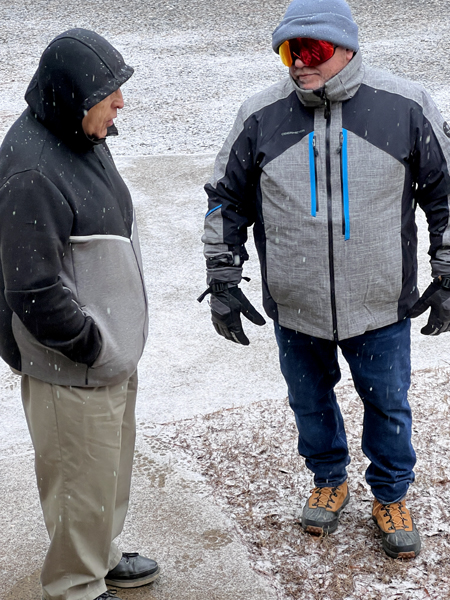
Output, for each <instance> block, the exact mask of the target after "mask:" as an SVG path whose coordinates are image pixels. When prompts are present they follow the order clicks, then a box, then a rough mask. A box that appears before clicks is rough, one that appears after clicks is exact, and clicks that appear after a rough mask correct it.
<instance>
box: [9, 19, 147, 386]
mask: <svg viewBox="0 0 450 600" xmlns="http://www.w3.org/2000/svg"><path fill="white" fill-rule="evenodd" d="M132 73H133V69H132V68H131V67H129V66H127V65H126V64H125V63H124V60H123V58H122V56H121V55H120V54H119V52H117V50H115V49H114V48H113V47H112V46H111V44H109V43H108V42H107V41H106V40H105V39H104V38H102V37H101V36H99V35H97V34H96V33H94V32H91V31H87V30H84V29H72V30H70V31H67V32H65V33H63V34H61V35H59V36H58V37H57V38H55V39H54V40H53V41H52V42H51V43H50V44H49V46H48V47H47V49H46V50H45V51H44V53H43V55H42V57H41V60H40V63H39V67H38V69H37V71H36V73H35V75H34V77H33V79H32V81H31V83H30V85H29V87H28V90H27V92H26V95H25V99H26V101H27V103H28V105H29V107H28V108H27V109H26V110H25V111H24V113H23V114H22V115H21V117H20V118H19V119H18V120H17V121H16V122H15V123H14V125H13V126H12V127H11V129H10V130H9V132H8V133H7V135H6V137H5V139H4V141H3V144H2V146H1V148H0V355H1V356H2V358H3V359H4V360H5V361H6V362H7V363H8V364H9V365H10V366H12V367H14V368H16V369H18V370H21V371H22V372H24V373H28V374H30V375H33V376H36V377H38V378H40V379H43V380H45V381H50V382H55V383H61V384H62V385H66V384H67V385H80V386H85V385H102V384H109V383H112V382H113V381H120V380H123V379H125V377H126V376H128V375H129V374H131V373H132V372H133V371H134V369H135V368H136V364H137V360H138V358H139V357H140V354H141V353H142V349H143V343H144V342H145V338H146V300H145V291H144V287H143V278H142V269H141V260H140V253H139V245H138V241H137V238H136V235H137V234H136V232H135V231H134V227H133V206H132V202H131V198H130V194H129V191H128V189H127V187H126V185H125V183H124V182H123V180H122V178H121V177H120V175H119V173H118V172H117V169H116V167H115V165H114V162H113V160H112V157H111V154H110V152H109V149H108V147H107V145H106V143H105V140H94V139H89V138H88V137H87V136H86V135H85V133H84V131H83V128H82V120H83V118H84V116H85V115H86V114H87V111H89V109H90V108H92V107H93V106H94V105H95V104H97V103H98V102H100V101H101V100H103V99H104V98H106V97H107V96H109V95H110V94H111V93H113V92H114V91H115V90H117V89H118V88H119V87H120V86H121V85H122V84H123V83H124V82H125V81H127V79H129V77H131V75H132ZM108 134H117V130H116V129H115V127H114V126H113V127H111V128H110V129H109V130H108ZM122 270H124V272H122ZM124 288H126V289H127V293H125V292H124ZM124 293H125V296H124ZM130 305H132V306H130ZM111 311H112V312H111ZM131 329H135V330H136V331H133V333H131V331H130V330H131ZM122 338H124V339H122ZM119 346H122V347H121V348H119ZM120 351H121V352H122V354H120ZM127 353H128V354H127ZM113 355H114V356H113ZM88 367H93V369H89V368H88Z"/></svg>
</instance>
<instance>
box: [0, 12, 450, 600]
mask: <svg viewBox="0 0 450 600" xmlns="http://www.w3.org/2000/svg"><path fill="white" fill-rule="evenodd" d="M69 4H70V6H69V8H68V5H67V3H63V2H62V0H48V1H47V0H35V1H33V2H31V1H29V0H23V1H21V2H14V3H11V2H7V1H6V0H0V10H1V15H2V24H1V26H0V91H1V94H2V104H1V106H0V139H2V137H3V135H4V134H5V133H6V131H7V129H8V128H9V126H10V125H11V124H12V123H13V121H14V120H15V118H17V116H19V114H20V113H21V112H22V110H23V108H24V107H25V103H24V101H23V94H24V91H25V89H26V86H27V85H28V82H29V80H30V79H31V76H32V74H33V72H34V70H35V68H36V65H37V60H38V58H39V56H40V54H41V52H42V51H43V49H44V48H45V46H46V45H47V43H48V42H49V41H50V40H51V39H52V38H53V37H54V36H55V35H57V34H58V33H61V32H62V31H64V30H66V29H69V28H70V27H74V26H81V27H86V28H89V29H95V30H96V31H98V32H99V33H101V34H103V35H104V36H105V37H106V38H107V39H108V40H109V41H111V42H112V43H113V44H114V45H115V46H117V47H118V48H119V49H120V50H121V51H122V53H123V54H124V57H125V59H126V60H127V62H129V63H130V64H131V65H133V66H134V67H135V75H134V76H133V77H132V79H131V80H130V81H129V82H128V83H127V84H126V85H125V86H124V88H123V92H124V96H125V101H126V108H125V109H124V110H123V111H122V113H121V114H120V116H119V119H118V121H117V124H118V128H119V131H120V133H121V135H120V136H119V137H118V138H117V139H114V140H111V144H110V147H111V149H112V152H113V154H114V156H115V157H116V159H117V160H116V162H117V164H118V167H119V169H120V171H121V172H122V174H123V176H124V178H125V179H126V181H127V182H128V184H129V186H130V189H131V190H132V194H133V198H134V201H135V205H136V210H137V215H138V220H139V226H140V236H141V242H142V246H143V259H144V266H145V273H146V280H147V286H148V291H149V300H150V338H149V343H148V345H147V347H146V350H145V353H144V356H143V358H142V361H141V365H140V386H139V398H138V408H137V422H138V439H137V454H136V468H135V476H134V481H133V497H132V506H131V509H130V515H129V518H128V520H127V524H126V531H125V533H124V535H123V543H124V544H126V545H127V548H130V545H133V548H134V547H137V546H138V547H139V548H140V549H143V550H144V551H146V552H148V553H150V554H151V555H152V556H154V557H155V558H157V559H158V560H159V561H160V562H161V564H162V567H163V576H162V577H161V582H160V583H159V584H158V585H157V586H151V587H150V588H147V589H144V591H143V592H141V593H142V594H143V595H142V596H141V595H138V594H140V592H135V593H134V594H132V593H131V592H126V593H124V594H121V595H122V596H123V599H124V600H127V599H128V598H131V597H133V598H135V600H139V599H140V598H141V597H142V598H150V599H151V598H154V599H155V600H166V598H167V599H168V598H175V597H176V598H178V599H179V600H203V598H205V599H206V598H213V599H215V598H216V599H217V600H228V599H230V600H231V598H233V599H235V598H236V599H237V600H247V599H248V600H253V598H256V597H261V598H264V600H265V599H266V598H267V600H269V599H270V600H271V599H272V598H275V597H278V598H282V597H283V596H282V594H283V592H282V591H281V589H280V588H279V585H278V583H277V580H276V577H275V578H274V576H272V577H271V578H270V583H271V587H269V586H268V583H267V581H268V580H267V578H266V577H265V576H262V575H261V574H259V575H258V574H257V573H256V572H254V571H252V570H251V569H250V567H249V565H250V563H251V558H250V555H249V554H248V553H247V550H246V546H245V544H244V541H243V540H244V538H245V536H244V537H243V536H242V530H240V529H239V519H238V518H237V517H236V515H235V514H234V513H233V510H232V509H229V508H227V506H228V505H227V503H226V502H225V500H223V501H222V496H223V495H221V493H220V490H219V491H217V489H216V488H215V487H214V486H212V485H210V482H209V480H208V479H207V478H206V479H204V478H203V477H202V476H201V475H200V474H199V473H200V471H198V469H195V464H194V463H193V464H189V465H188V466H186V465H187V463H186V460H185V458H184V456H185V455H184V453H183V452H182V451H181V450H180V449H177V447H176V446H174V447H173V448H171V447H170V444H168V442H167V439H168V438H167V436H166V438H164V439H165V440H166V441H165V445H164V444H163V443H162V442H161V443H160V442H159V441H158V440H159V438H158V436H159V432H161V436H162V435H163V433H164V432H165V431H166V430H167V427H168V426H166V425H164V424H166V423H172V425H170V426H169V427H172V428H175V429H176V430H177V431H180V430H183V428H184V427H188V426H189V423H195V422H196V421H195V420H194V421H192V419H193V418H194V417H195V418H197V419H198V418H200V419H201V418H203V417H204V416H205V415H206V416H210V418H211V419H216V418H217V419H219V416H220V418H221V419H222V420H223V419H225V420H226V418H227V412H226V411H225V412H223V409H230V408H232V407H235V410H237V411H239V413H238V414H239V415H240V418H242V419H247V418H248V421H246V422H245V424H244V425H245V426H244V427H243V429H246V428H249V427H250V426H251V423H252V420H251V418H250V416H249V415H251V410H252V405H253V406H255V410H256V406H259V405H258V404H257V403H261V402H263V403H264V402H267V401H270V402H273V403H274V406H275V407H276V408H277V410H278V409H280V407H281V406H282V405H284V404H283V403H284V398H285V396H286V389H285V385H284V382H283V380H282V378H281V375H280V373H279V368H278V365H277V350H276V344H275V341H274V339H273V332H272V327H271V324H270V323H268V324H267V325H266V326H265V327H262V328H260V327H256V326H254V325H252V324H251V323H248V322H245V324H244V327H245V329H246V332H247V333H248V336H249V337H250V340H251V345H250V346H249V347H247V348H244V347H240V346H238V345H235V344H232V343H229V342H227V341H226V340H224V339H222V338H220V337H219V336H217V335H216V333H215V332H214V330H213V328H212V326H211V323H210V318H209V311H208V307H207V304H206V302H203V304H199V303H198V302H197V301H196V298H197V296H198V295H199V294H200V293H201V292H202V291H203V290H204V288H205V281H204V263H203V258H202V248H201V244H200V241H199V240H200V235H201V230H202V224H203V216H204V213H205V210H206V199H205V195H204V192H203V185H204V183H205V182H206V180H207V179H208V177H209V176H210V173H211V169H212V163H213V160H214V155H215V153H216V152H217V151H218V149H219V147H220V145H221V143H222V142H223V140H224V138H225V136H226V135H227V133H228V130H229V128H230V127H231V124H232V122H233V120H234V116H235V114H236V111H237V109H238V107H239V105H240V103H241V102H242V101H243V100H244V99H245V98H246V97H248V96H249V95H251V94H253V93H255V92H257V91H259V90H260V89H263V88H264V87H266V86H268V85H270V84H271V83H273V82H275V81H276V80H278V79H279V78H280V77H283V76H284V73H285V68H284V67H283V66H282V65H281V63H280V61H279V59H278V58H277V57H276V56H275V55H274V54H273V52H272V50H271V47H270V34H271V31H272V30H273V28H274V27H275V26H276V24H277V22H278V20H279V18H280V17H281V16H282V13H283V11H284V9H285V7H286V6H287V4H288V2H287V1H284V0H283V1H282V2H281V1H280V0H259V1H256V0H246V1H245V2H244V1H243V0H236V1H234V2H230V3H223V2H218V1H217V0H190V1H188V2H184V3H182V2H179V0H167V1H165V0H161V1H158V0H149V1H144V0H142V1H136V0H132V1H129V2H128V3H126V5H125V3H123V2H119V1H118V0H111V1H110V2H104V1H103V0H100V1H98V2H96V3H94V2H91V1H88V0H81V1H78V2H72V3H69ZM350 4H351V6H352V8H353V12H354V16H355V19H356V20H357V21H358V22H359V24H360V41H361V48H362V52H363V53H364V56H365V58H366V60H367V61H368V62H370V63H372V64H376V65H379V66H384V67H387V68H389V69H391V70H392V71H394V72H396V73H398V74H402V75H405V76H407V77H410V78H413V79H415V80H418V81H421V82H422V83H424V85H425V86H426V87H427V89H428V90H429V91H430V92H431V94H432V95H433V97H434V99H435V101H436V103H437V104H438V107H439V108H440V110H441V111H442V113H443V114H444V115H445V117H446V118H447V119H448V120H450V84H449V68H448V61H449V58H450V38H449V37H448V31H449V30H450V28H449V26H450V16H449V14H450V11H449V10H448V9H449V4H448V1H447V0H445V1H444V0H439V1H437V0H431V1H429V2H426V3H425V2H422V1H417V2H411V1H410V0H399V1H396V2H394V1H388V0H369V1H366V0H353V1H351V2H350ZM419 231H420V273H419V286H420V288H421V289H422V290H423V289H424V288H425V287H426V286H427V284H428V281H429V266H428V258H427V255H426V251H427V232H426V224H425V223H424V221H423V218H422V217H421V216H420V219H419ZM249 251H250V255H251V260H250V261H249V262H248V263H247V264H246V267H245V274H246V275H248V276H250V277H251V282H250V283H248V284H244V285H245V288H244V289H245V292H246V294H247V295H248V296H249V297H250V298H251V300H252V301H253V302H254V304H255V305H256V306H257V307H258V308H261V302H260V296H261V293H260V277H259V272H258V264H257V259H256V253H255V251H254V248H253V245H252V244H249ZM425 320H426V319H425V318H421V319H418V320H416V321H415V322H414V323H413V348H412V364H413V372H414V373H413V381H415V383H416V385H417V386H418V389H419V390H420V392H421V396H420V403H418V406H417V411H418V413H419V414H421V415H422V414H424V413H425V412H426V410H425V409H426V408H427V407H428V409H429V412H430V414H431V413H432V412H433V411H434V410H435V407H434V405H433V402H436V397H435V396H433V395H432V394H431V393H430V395H429V396H428V395H427V385H426V384H427V382H428V381H430V376H432V374H433V369H435V368H439V369H442V368H444V369H447V370H450V334H447V335H443V336H440V337H439V338H436V339H435V338H429V337H425V336H422V335H420V333H419V330H420V326H422V325H423V324H424V321H425ZM342 371H343V377H342V381H341V384H340V388H341V390H342V395H343V398H344V399H345V398H346V397H347V396H346V394H347V391H346V390H347V389H348V384H349V373H348V370H347V369H346V368H345V366H343V369H342ZM430 374H431V375H430ZM431 387H432V386H431ZM438 401H439V400H438ZM427 402H428V403H429V405H427ZM419 404H420V405H419ZM245 407H247V408H245ZM356 410H357V409H356ZM413 410H414V405H413ZM221 411H222V412H221ZM231 412H232V411H231ZM230 414H231V413H230ZM439 414H440V413H439ZM218 415H219V416H218ZM246 415H247V417H246ZM360 416H361V415H358V413H357V414H356V417H355V419H356V421H357V420H358V417H360ZM352 418H353V416H352ZM189 419H191V421H187V420H189ZM0 420H1V422H2V427H1V431H0V490H1V492H0V531H2V538H1V539H2V542H3V543H2V546H1V550H0V556H1V557H2V559H3V560H2V561H1V566H0V599H3V598H4V599H8V600H28V598H31V599H32V600H35V599H36V600H38V599H39V589H38V584H37V577H38V570H39V566H40V564H41V562H42V559H43V557H44V554H45V547H46V533H45V530H44V527H43V525H42V522H41V515H40V508H39V503H38V498H37V491H36V489H35V483H34V475H33V465H32V462H33V457H32V449H31V444H30V441H29V438H28V433H27V430H26V423H25V419H24V416H23V413H22V409H21V402H20V390H19V379H18V378H17V377H16V376H14V375H13V374H12V373H10V371H9V369H8V368H7V367H6V366H5V365H4V364H3V363H2V364H1V365H0ZM230 423H231V421H230ZM436 423H437V422H433V423H432V426H433V427H434V426H438V423H437V425H436ZM426 425H427V422H426V420H424V419H423V420H421V421H420V423H418V424H417V427H418V429H417V431H418V433H417V436H418V439H420V437H423V439H428V438H427V437H426V435H425V434H427V433H429V432H428V431H425V430H424V429H422V428H424V427H425V426H426ZM225 429H226V427H225ZM434 433H436V432H434ZM422 434H423V435H422ZM186 435H187V434H186ZM289 435H290V434H289ZM438 438H439V436H438ZM444 441H445V440H444ZM425 450H426V448H424V450H423V452H424V456H425V454H426V452H425ZM292 452H293V454H292V456H293V457H294V456H295V448H292ZM419 458H420V455H419ZM293 460H294V458H293ZM357 464H359V463H357ZM191 467H192V468H191ZM302 469H303V470H302V473H301V478H303V479H304V480H305V481H307V480H308V474H307V473H306V472H305V471H304V467H302ZM442 469H443V472H444V475H443V476H442V481H445V477H447V479H448V478H449V463H448V462H447V459H446V455H445V454H443V455H442ZM426 470H427V465H426V462H424V461H422V462H421V461H419V462H418V470H417V475H418V480H420V479H419V478H422V479H423V478H424V477H425V476H426ZM445 474H446V475H445ZM359 475H360V476H361V477H362V471H361V472H360V473H359ZM301 478H300V479H301ZM299 481H300V480H299ZM305 481H302V486H304V485H306V487H308V485H309V484H306V483H305ZM443 486H444V484H442V485H440V486H438V487H436V490H437V491H438V492H439V493H441V492H442V491H443V489H447V490H448V488H446V487H443ZM306 493H307V489H306V488H305V489H303V487H302V489H298V494H299V496H302V497H303V496H304V495H305V494H306ZM430 527H432V529H433V531H435V530H437V525H436V524H434V523H433V525H432V526H431V525H430ZM433 531H432V532H433ZM432 532H431V533H432ZM429 533H430V532H429ZM445 535H448V534H445ZM426 552H427V547H426V544H425V548H424V551H423V553H424V555H425V558H426V557H427V554H426ZM227 564H229V565H230V568H232V570H233V578H232V579H231V580H230V577H229V572H227V570H226V569H224V565H227ZM252 564H253V566H255V565H254V563H252ZM405 573H406V575H405V576H407V571H405ZM214 581H216V584H215V585H213V587H214V591H213V592H211V587H212V584H214ZM381 586H383V583H381ZM25 590H30V591H29V592H26V591H25ZM215 590H217V591H215ZM252 590H253V592H252ZM255 591H257V594H256V595H255ZM379 593H380V594H381V595H379V597H380V598H399V597H402V596H400V595H399V594H400V593H403V592H402V591H401V588H397V589H395V586H394V589H393V588H392V584H391V583H389V585H387V584H386V588H385V591H384V592H383V591H381V592H379ZM414 593H415V594H416V592H414ZM420 593H422V594H423V595H420ZM128 594H129V595H128ZM252 594H253V595H252ZM396 594H397V595H396ZM298 597H300V596H298ZM309 597H310V596H307V595H305V596H304V598H305V599H309ZM348 597H349V598H363V597H365V596H363V595H353V596H348ZM374 597H375V596H374ZM403 597H405V598H422V597H424V598H425V597H426V595H425V592H423V590H422V592H420V590H419V592H417V594H416V595H412V594H411V595H409V596H408V595H407V596H403Z"/></svg>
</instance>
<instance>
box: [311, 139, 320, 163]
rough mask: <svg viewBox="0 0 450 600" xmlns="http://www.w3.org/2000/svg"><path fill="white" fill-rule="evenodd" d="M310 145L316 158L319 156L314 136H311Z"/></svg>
mask: <svg viewBox="0 0 450 600" xmlns="http://www.w3.org/2000/svg"><path fill="white" fill-rule="evenodd" d="M312 145H313V150H314V156H315V157H316V158H317V157H318V156H319V151H318V150H317V141H316V136H313V140H312Z"/></svg>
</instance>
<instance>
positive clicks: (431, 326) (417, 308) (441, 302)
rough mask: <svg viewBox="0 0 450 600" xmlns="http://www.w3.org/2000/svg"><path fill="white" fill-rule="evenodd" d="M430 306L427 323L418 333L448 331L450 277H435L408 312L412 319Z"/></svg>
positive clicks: (449, 328)
mask: <svg viewBox="0 0 450 600" xmlns="http://www.w3.org/2000/svg"><path fill="white" fill-rule="evenodd" d="M429 307H431V311H430V316H429V317H428V323H427V324H426V325H425V327H422V329H421V330H420V333H423V334H424V335H439V334H440V333H444V332H445V331H450V277H444V278H442V279H435V280H434V281H433V283H431V284H430V285H429V286H428V287H427V289H426V290H425V292H424V293H423V294H422V296H421V297H420V298H419V299H418V300H417V302H416V303H415V304H414V306H413V307H412V308H411V310H410V311H409V313H408V316H409V317H411V318H412V319H413V318H414V317H418V316H419V315H421V314H422V313H424V312H425V311H426V310H427V309H428V308H429Z"/></svg>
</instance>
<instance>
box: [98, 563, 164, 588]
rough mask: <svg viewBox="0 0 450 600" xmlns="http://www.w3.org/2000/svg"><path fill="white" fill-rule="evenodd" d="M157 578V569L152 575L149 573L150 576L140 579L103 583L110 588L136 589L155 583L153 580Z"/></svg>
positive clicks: (109, 580) (113, 580) (107, 580)
mask: <svg viewBox="0 0 450 600" xmlns="http://www.w3.org/2000/svg"><path fill="white" fill-rule="evenodd" d="M158 577H159V567H158V569H157V570H156V571H154V572H153V573H150V575H145V576H144V577H140V578H136V579H119V580H116V579H105V583H106V585H110V586H112V587H117V588H137V587H141V586H142V585H148V584H149V583H152V581H155V579H157V578H158Z"/></svg>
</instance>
